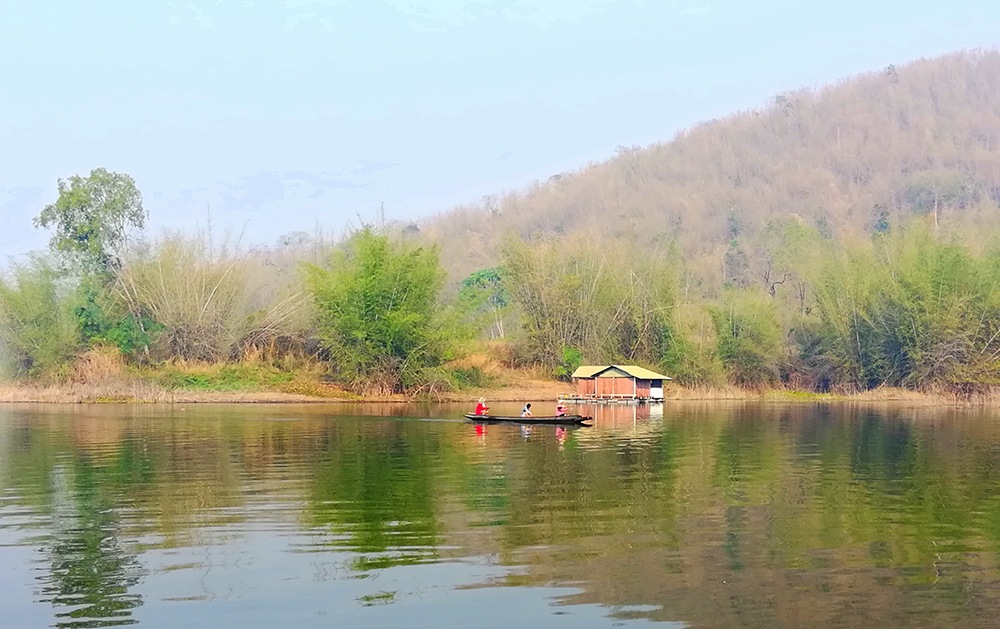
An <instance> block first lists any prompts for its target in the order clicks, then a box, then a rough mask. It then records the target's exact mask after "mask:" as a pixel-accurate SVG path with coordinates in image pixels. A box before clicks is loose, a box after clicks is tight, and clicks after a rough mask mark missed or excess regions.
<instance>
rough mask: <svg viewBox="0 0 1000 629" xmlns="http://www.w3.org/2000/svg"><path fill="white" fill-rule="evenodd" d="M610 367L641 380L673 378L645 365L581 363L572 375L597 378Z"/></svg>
mask: <svg viewBox="0 0 1000 629" xmlns="http://www.w3.org/2000/svg"><path fill="white" fill-rule="evenodd" d="M608 369H618V370H619V371H624V372H625V373H627V374H628V375H630V376H632V377H633V378H639V379H640V380H673V378H671V377H670V376H664V375H663V374H661V373H656V372H655V371H650V370H649V369H646V368H645V367H639V366H637V365H580V366H579V367H577V368H576V371H574V372H573V375H572V376H571V377H573V378H595V377H597V376H598V375H600V374H601V373H603V372H605V371H607V370H608Z"/></svg>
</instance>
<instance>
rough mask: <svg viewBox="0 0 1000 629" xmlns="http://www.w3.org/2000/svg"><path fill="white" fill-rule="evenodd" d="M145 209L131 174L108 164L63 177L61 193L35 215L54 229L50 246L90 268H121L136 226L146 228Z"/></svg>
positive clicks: (42, 224) (104, 270)
mask: <svg viewBox="0 0 1000 629" xmlns="http://www.w3.org/2000/svg"><path fill="white" fill-rule="evenodd" d="M146 218H147V213H146V210H145V209H144V208H143V207H142V194H141V193H140V192H139V189H138V188H137V187H136V185H135V181H134V180H133V179H132V177H130V176H129V175H125V174H122V173H115V172H109V171H107V170H105V169H104V168H96V169H94V170H92V171H90V175H89V176H88V177H86V178H84V177H80V176H79V175H74V176H73V177H70V178H69V180H68V181H66V180H63V179H60V180H59V198H58V199H56V202H55V203H52V204H50V205H47V206H46V207H45V208H44V209H43V210H42V211H41V213H40V214H39V215H38V216H37V217H35V219H34V224H35V227H39V228H44V229H50V228H51V229H54V230H55V233H54V234H53V235H52V240H51V242H50V245H49V246H50V247H51V248H52V250H53V251H54V252H57V253H60V254H62V255H64V256H67V257H68V258H70V259H71V260H73V261H74V262H77V263H79V264H81V265H82V267H83V268H84V270H85V271H86V272H99V273H108V272H111V271H113V270H114V269H116V268H118V266H119V265H120V260H121V256H122V250H123V248H124V246H125V243H126V242H127V240H128V235H129V231H130V230H131V229H132V228H135V229H142V227H143V226H144V225H145V223H146Z"/></svg>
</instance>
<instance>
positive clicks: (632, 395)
mask: <svg viewBox="0 0 1000 629" xmlns="http://www.w3.org/2000/svg"><path fill="white" fill-rule="evenodd" d="M572 378H573V382H574V383H575V384H576V393H575V394H574V396H573V397H574V398H576V399H583V400H635V401H661V400H663V385H664V383H666V382H669V381H670V380H671V379H672V378H670V377H668V376H664V375H663V374H659V373H656V372H655V371H650V370H649V369H645V368H643V367H637V366H635V365H584V366H580V367H579V368H577V370H576V371H574V372H573V376H572Z"/></svg>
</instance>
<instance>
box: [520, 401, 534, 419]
mask: <svg viewBox="0 0 1000 629" xmlns="http://www.w3.org/2000/svg"><path fill="white" fill-rule="evenodd" d="M521 417H532V414H531V402H528V403H527V404H525V405H524V408H522V409H521Z"/></svg>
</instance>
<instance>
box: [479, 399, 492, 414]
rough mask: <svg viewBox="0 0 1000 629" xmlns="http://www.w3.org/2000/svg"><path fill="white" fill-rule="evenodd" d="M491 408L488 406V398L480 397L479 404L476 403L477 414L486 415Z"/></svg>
mask: <svg viewBox="0 0 1000 629" xmlns="http://www.w3.org/2000/svg"><path fill="white" fill-rule="evenodd" d="M489 410H490V407H489V406H486V398H482V397H481V398H479V404H476V415H485V414H487V413H488V412H489Z"/></svg>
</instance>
